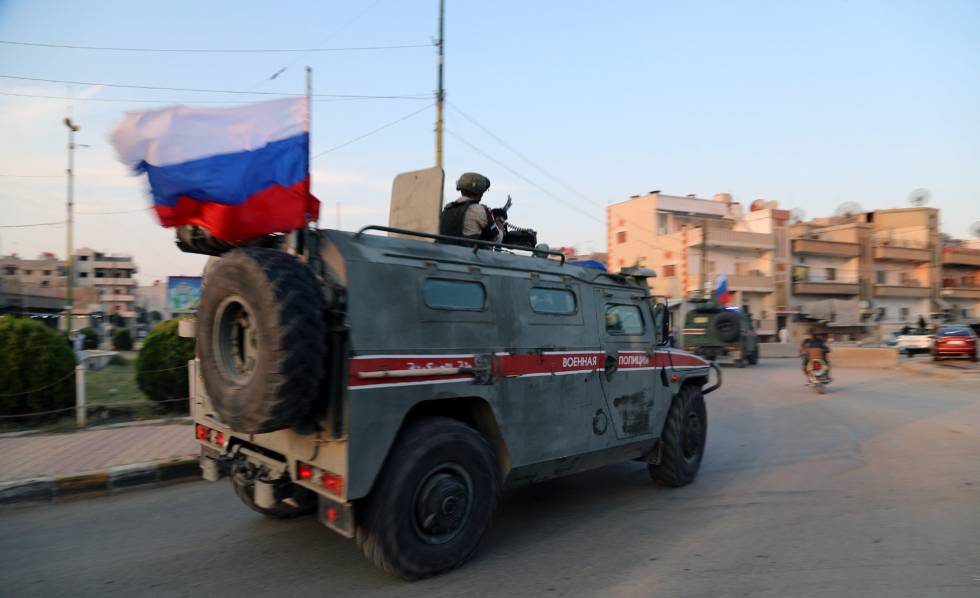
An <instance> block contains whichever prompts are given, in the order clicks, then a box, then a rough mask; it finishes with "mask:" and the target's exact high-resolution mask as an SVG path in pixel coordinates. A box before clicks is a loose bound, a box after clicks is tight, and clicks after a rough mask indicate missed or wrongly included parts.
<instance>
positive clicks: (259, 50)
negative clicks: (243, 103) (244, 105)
mask: <svg viewBox="0 0 980 598" xmlns="http://www.w3.org/2000/svg"><path fill="white" fill-rule="evenodd" d="M0 44H6V45H11V46H30V47H33V48H61V49H67V50H97V51H106V52H153V53H176V54H289V53H296V52H302V53H306V52H360V51H369V50H403V49H408V48H431V47H432V43H427V44H395V45H389V46H351V47H346V48H230V49H226V48H120V47H110V46H76V45H71V44H47V43H41V42H21V41H12V40H0Z"/></svg>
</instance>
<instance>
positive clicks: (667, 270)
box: [664, 264, 677, 278]
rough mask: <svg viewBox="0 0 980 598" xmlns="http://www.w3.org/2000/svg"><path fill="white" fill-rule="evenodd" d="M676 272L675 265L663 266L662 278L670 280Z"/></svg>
mask: <svg viewBox="0 0 980 598" xmlns="http://www.w3.org/2000/svg"><path fill="white" fill-rule="evenodd" d="M676 270H677V265H676V264H667V265H665V266H664V276H665V277H666V278H670V277H672V276H675V275H676Z"/></svg>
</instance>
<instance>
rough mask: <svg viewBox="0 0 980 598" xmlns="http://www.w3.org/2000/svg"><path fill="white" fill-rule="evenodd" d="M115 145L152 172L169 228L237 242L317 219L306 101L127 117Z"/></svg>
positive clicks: (136, 166) (131, 162)
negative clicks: (190, 227)
mask: <svg viewBox="0 0 980 598" xmlns="http://www.w3.org/2000/svg"><path fill="white" fill-rule="evenodd" d="M110 139H111V141H112V144H113V145H114V146H115V148H116V151H117V152H118V154H119V159H120V160H121V161H122V162H123V163H124V164H126V165H128V166H129V167H130V168H132V169H133V170H134V171H135V172H137V173H146V175H147V178H148V179H149V183H150V191H151V193H152V195H153V204H154V209H155V210H156V213H157V216H158V217H159V218H160V223H161V224H162V225H163V226H181V225H187V224H193V225H198V226H202V227H204V228H206V229H208V231H210V232H211V234H212V235H214V236H215V237H218V238H219V239H223V240H225V241H231V242H234V241H241V240H244V239H248V238H252V237H257V236H260V235H265V234H269V233H274V232H287V231H290V230H293V229H295V228H299V227H302V226H304V225H305V224H306V222H308V221H309V220H315V219H316V218H317V214H318V212H319V202H318V201H317V200H316V198H315V197H313V196H312V195H311V194H310V174H309V171H310V169H309V166H310V162H309V144H310V118H309V105H308V103H307V101H306V98H289V99H280V100H271V101H268V102H260V103H256V104H249V105H247V106H236V107H233V108H188V107H186V106H171V107H168V108H163V109H161V110H152V111H147V112H127V113H126V116H125V117H124V118H123V120H122V122H120V123H119V125H118V126H116V128H115V130H114V131H113V132H112V134H111V135H110Z"/></svg>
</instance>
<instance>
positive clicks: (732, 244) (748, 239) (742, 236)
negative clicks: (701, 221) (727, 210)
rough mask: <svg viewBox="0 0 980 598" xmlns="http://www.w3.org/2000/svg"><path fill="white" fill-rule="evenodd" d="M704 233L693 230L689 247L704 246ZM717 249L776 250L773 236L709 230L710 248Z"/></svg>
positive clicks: (688, 242) (688, 234)
mask: <svg viewBox="0 0 980 598" xmlns="http://www.w3.org/2000/svg"><path fill="white" fill-rule="evenodd" d="M702 233H703V231H702V230H701V229H693V230H690V231H688V233H687V246H688V247H700V246H702V245H703V234H702ZM712 247H717V248H722V249H761V250H764V251H772V250H773V249H775V247H776V245H775V241H774V240H773V236H772V235H770V234H766V233H749V232H745V231H738V230H709V231H708V248H709V249H710V248H712Z"/></svg>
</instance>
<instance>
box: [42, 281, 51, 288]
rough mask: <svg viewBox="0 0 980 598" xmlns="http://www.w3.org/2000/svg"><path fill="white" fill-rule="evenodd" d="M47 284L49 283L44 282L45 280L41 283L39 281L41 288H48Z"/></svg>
mask: <svg viewBox="0 0 980 598" xmlns="http://www.w3.org/2000/svg"><path fill="white" fill-rule="evenodd" d="M49 284H51V283H49V282H48V281H46V280H42V281H41V286H42V287H43V288H48V285H49Z"/></svg>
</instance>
